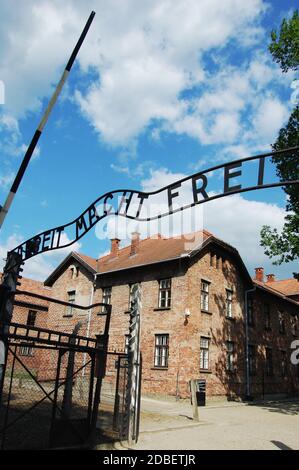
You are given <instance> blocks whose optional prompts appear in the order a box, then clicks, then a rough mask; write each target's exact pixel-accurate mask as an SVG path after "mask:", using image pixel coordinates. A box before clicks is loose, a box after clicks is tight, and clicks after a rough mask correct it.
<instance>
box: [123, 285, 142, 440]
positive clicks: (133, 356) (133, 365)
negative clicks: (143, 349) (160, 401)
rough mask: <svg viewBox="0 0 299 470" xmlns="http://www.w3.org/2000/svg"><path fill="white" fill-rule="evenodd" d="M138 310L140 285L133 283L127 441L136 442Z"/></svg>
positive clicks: (138, 348)
mask: <svg viewBox="0 0 299 470" xmlns="http://www.w3.org/2000/svg"><path fill="white" fill-rule="evenodd" d="M140 311H141V287H140V284H135V285H134V286H133V289H132V308H131V313H130V326H129V358H128V359H129V367H128V386H127V400H126V403H127V412H128V424H127V425H128V429H127V435H128V443H129V445H131V444H134V443H136V442H137V439H138V429H139V412H140V407H139V403H140V383H141V377H140Z"/></svg>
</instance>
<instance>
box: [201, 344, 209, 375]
mask: <svg viewBox="0 0 299 470" xmlns="http://www.w3.org/2000/svg"><path fill="white" fill-rule="evenodd" d="M199 368H200V369H201V370H209V368H210V338H207V337H205V336H201V337H200V357H199Z"/></svg>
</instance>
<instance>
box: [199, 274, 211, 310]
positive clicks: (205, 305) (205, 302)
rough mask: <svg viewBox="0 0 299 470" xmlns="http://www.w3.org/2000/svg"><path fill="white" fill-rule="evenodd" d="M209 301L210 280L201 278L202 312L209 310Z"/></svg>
mask: <svg viewBox="0 0 299 470" xmlns="http://www.w3.org/2000/svg"><path fill="white" fill-rule="evenodd" d="M209 303H210V282H208V281H205V280H204V279H202V280H201V287H200V309H201V310H202V311H204V312H208V311H209Z"/></svg>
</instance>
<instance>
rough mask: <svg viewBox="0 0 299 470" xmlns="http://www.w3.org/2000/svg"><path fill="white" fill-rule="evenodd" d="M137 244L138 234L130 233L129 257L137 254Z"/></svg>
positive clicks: (138, 240)
mask: <svg viewBox="0 0 299 470" xmlns="http://www.w3.org/2000/svg"><path fill="white" fill-rule="evenodd" d="M139 242H140V233H139V232H133V233H132V239H131V252H130V256H133V255H136V254H137V252H138V248H139Z"/></svg>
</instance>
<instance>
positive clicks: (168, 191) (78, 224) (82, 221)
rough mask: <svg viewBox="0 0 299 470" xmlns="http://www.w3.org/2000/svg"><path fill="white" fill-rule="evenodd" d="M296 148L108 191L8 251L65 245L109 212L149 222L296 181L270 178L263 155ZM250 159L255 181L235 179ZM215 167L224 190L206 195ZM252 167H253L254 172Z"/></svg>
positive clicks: (29, 253) (28, 252)
mask: <svg viewBox="0 0 299 470" xmlns="http://www.w3.org/2000/svg"><path fill="white" fill-rule="evenodd" d="M298 152H299V147H292V148H288V149H285V150H281V151H278V152H270V153H265V154H262V155H255V156H252V157H247V158H243V159H240V160H235V161H232V162H228V163H224V164H222V165H217V166H214V167H212V168H208V169H207V170H203V171H200V172H198V173H195V174H193V175H191V176H186V177H185V178H182V179H180V180H178V181H176V182H174V183H172V184H169V185H168V186H164V187H163V188H161V189H158V190H156V191H152V192H142V191H137V190H131V189H118V190H114V191H110V192H108V193H105V194H103V195H101V196H100V197H98V199H96V201H95V202H93V203H92V204H91V205H90V206H89V207H88V208H87V209H86V210H85V211H84V212H82V213H81V214H80V215H79V216H78V217H77V218H76V219H74V220H73V221H71V222H69V223H67V224H65V225H64V226H61V225H60V226H58V227H55V228H52V229H50V230H45V231H44V232H41V233H39V234H37V235H35V236H34V237H31V238H29V239H28V240H26V241H25V242H23V243H21V244H20V245H18V246H17V247H16V248H14V249H13V250H11V251H10V252H9V254H12V253H15V254H16V255H18V258H19V259H20V260H21V261H22V262H24V261H25V260H27V259H29V258H32V257H33V256H36V255H38V254H40V253H43V252H46V251H52V250H56V249H59V248H65V247H67V246H70V245H72V244H73V243H75V242H76V241H78V240H79V239H80V238H82V237H83V236H84V235H85V234H86V233H87V232H88V231H89V230H90V229H91V228H92V227H93V226H94V225H96V224H97V223H98V222H99V221H100V220H102V219H104V218H105V217H108V216H110V215H114V216H120V217H126V218H128V219H133V220H136V221H140V222H145V221H146V222H149V221H152V220H156V219H159V218H162V217H165V216H169V215H172V214H175V213H177V212H179V211H183V210H185V209H188V208H191V207H194V206H196V205H199V204H203V203H206V202H208V201H212V200H214V199H219V198H223V197H225V196H229V195H232V194H238V193H243V192H248V191H254V190H258V189H265V188H274V187H279V186H290V185H294V184H299V179H295V180H288V181H273V175H267V174H266V173H267V172H266V167H265V162H266V159H267V158H269V157H273V156H275V155H284V158H286V159H287V158H292V155H288V154H290V153H292V154H294V153H296V154H297V153H298ZM249 162H253V163H255V168H251V169H250V172H251V178H252V177H253V178H254V179H255V182H256V184H250V185H242V183H241V181H236V180H237V179H238V178H241V177H242V176H244V173H243V172H244V171H245V173H246V171H248V166H247V169H246V165H247V163H249ZM217 170H220V171H222V181H223V190H222V191H221V192H219V193H217V194H211V195H209V194H208V191H209V174H210V175H211V173H212V172H215V171H217ZM252 170H254V172H255V174H254V172H252ZM236 182H237V183H238V184H236ZM181 193H184V200H183V201H182V203H180V195H181ZM186 195H187V196H186ZM186 197H187V199H186ZM163 200H164V204H163ZM155 201H156V202H155ZM161 201H162V202H161ZM151 206H155V209H157V206H158V207H163V208H164V209H165V210H163V211H162V212H160V211H158V212H157V210H156V211H154V213H151V212H150V209H151Z"/></svg>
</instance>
